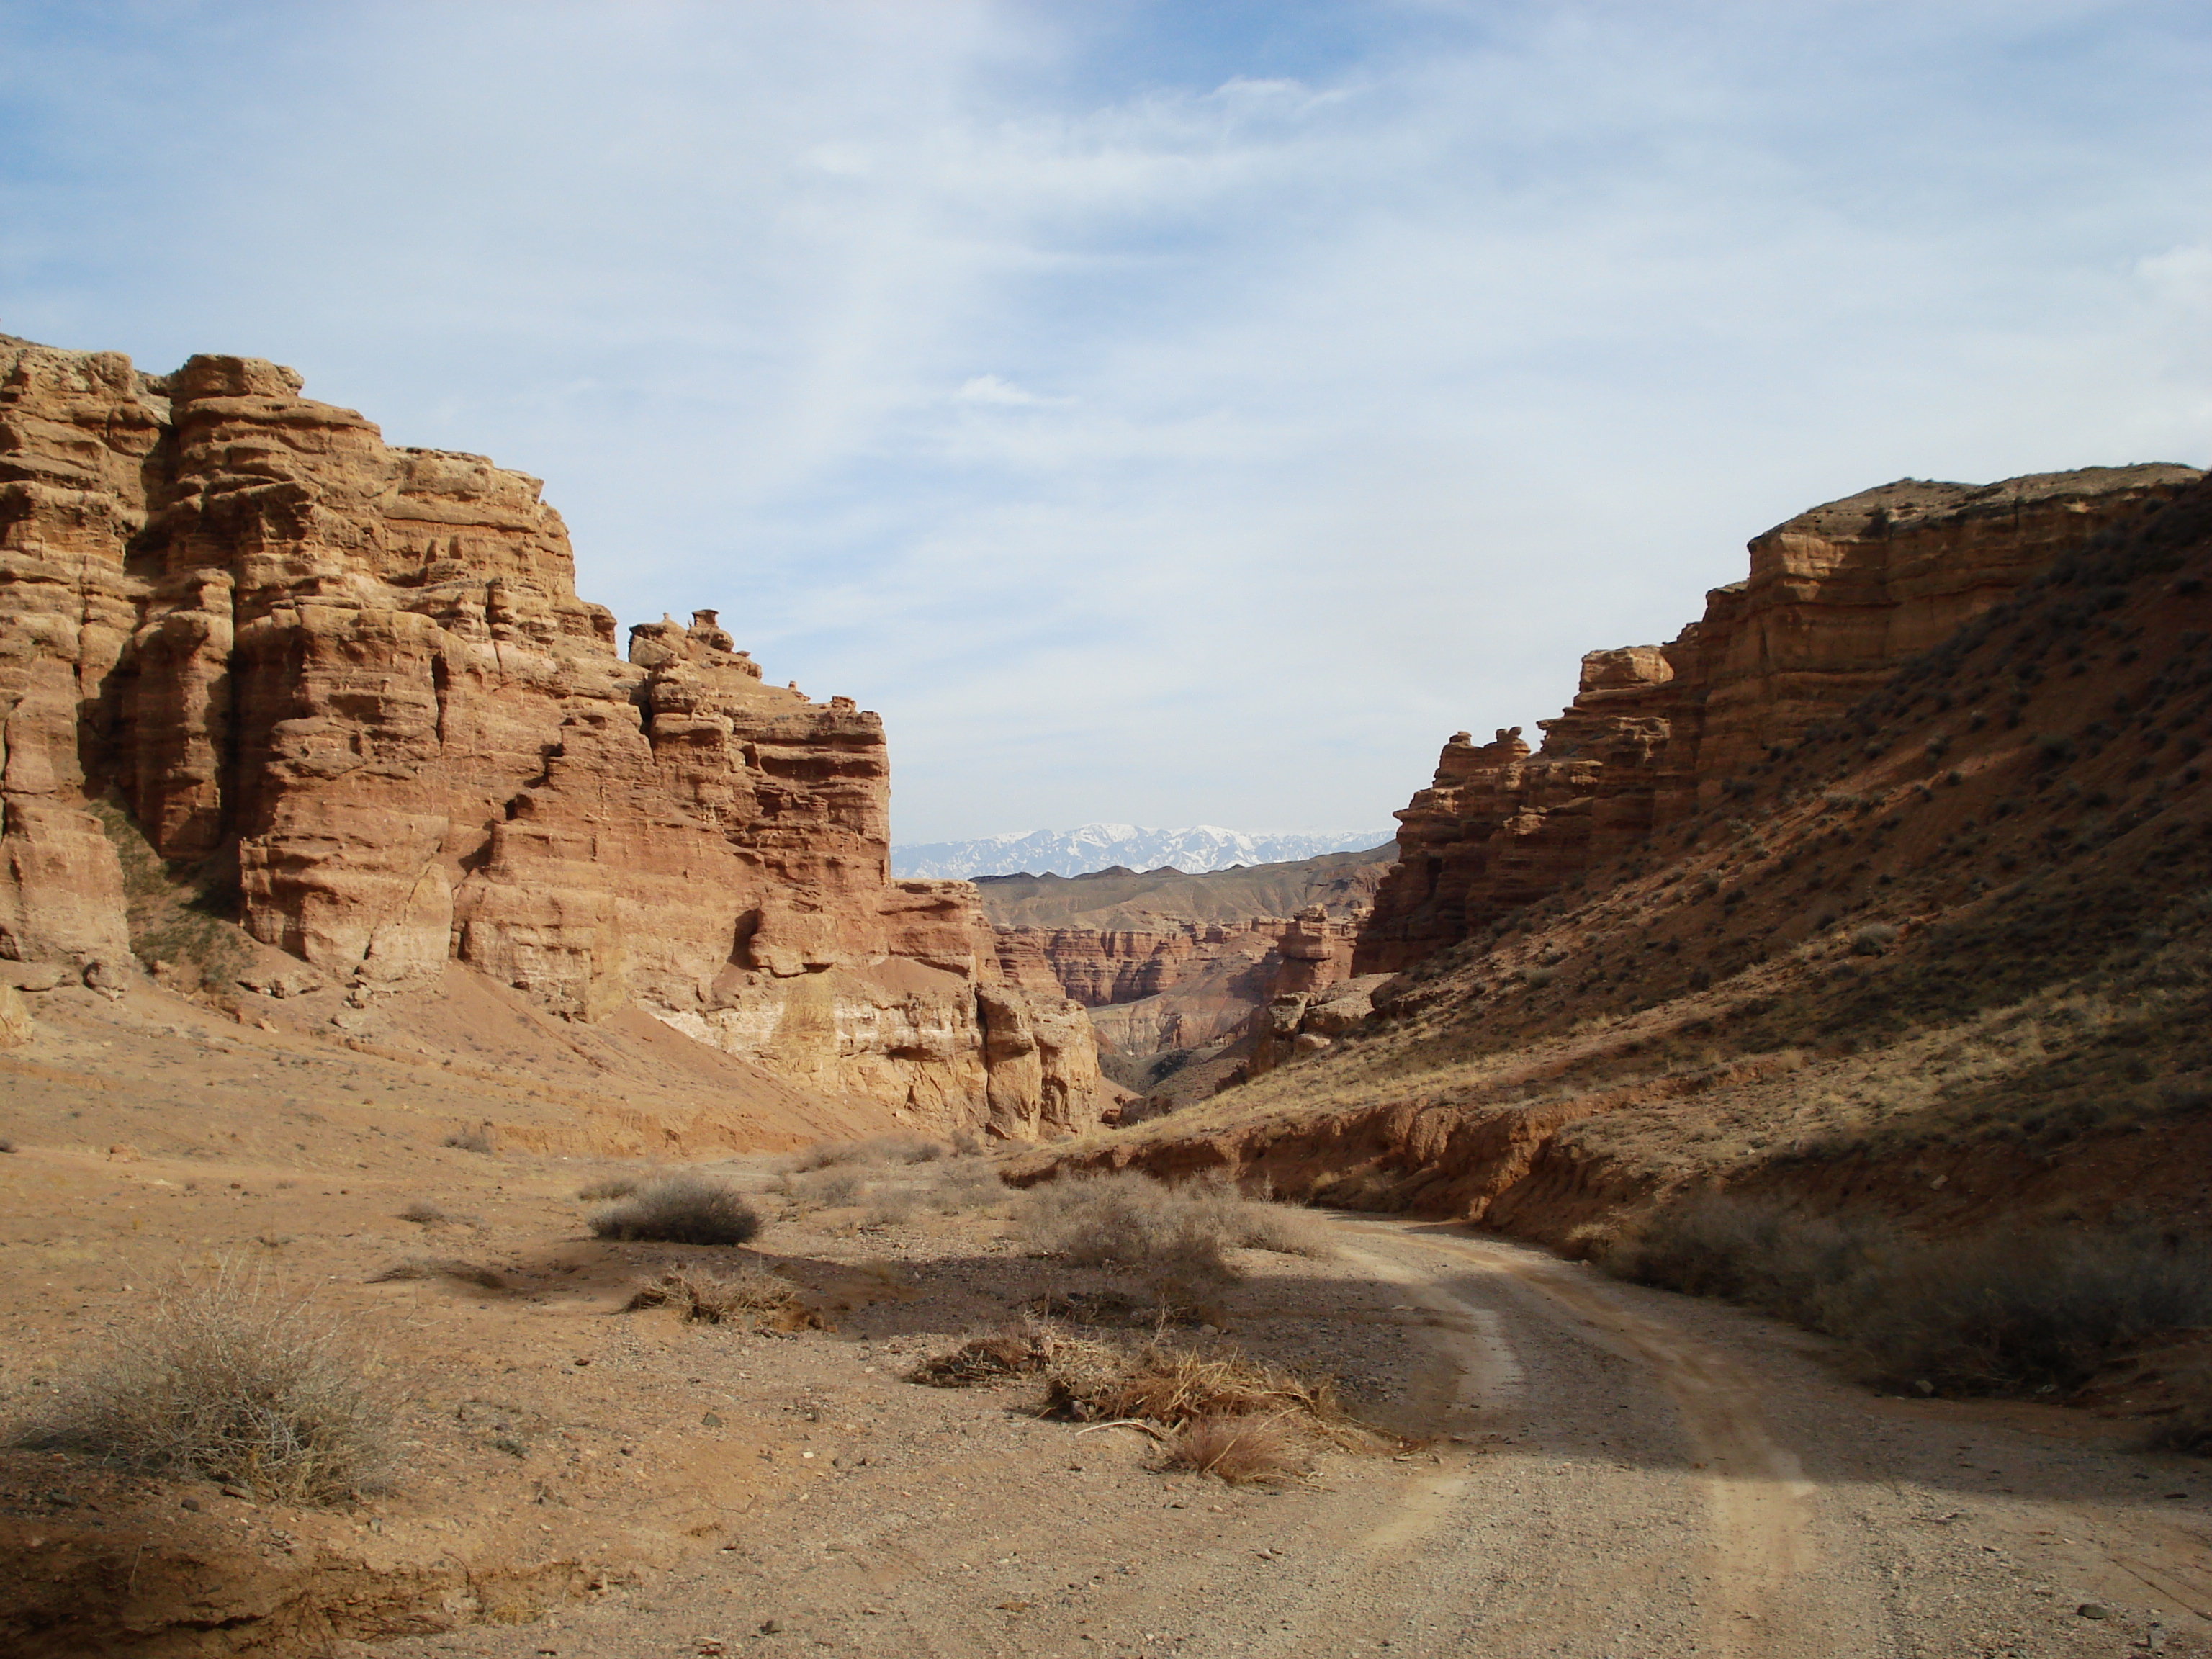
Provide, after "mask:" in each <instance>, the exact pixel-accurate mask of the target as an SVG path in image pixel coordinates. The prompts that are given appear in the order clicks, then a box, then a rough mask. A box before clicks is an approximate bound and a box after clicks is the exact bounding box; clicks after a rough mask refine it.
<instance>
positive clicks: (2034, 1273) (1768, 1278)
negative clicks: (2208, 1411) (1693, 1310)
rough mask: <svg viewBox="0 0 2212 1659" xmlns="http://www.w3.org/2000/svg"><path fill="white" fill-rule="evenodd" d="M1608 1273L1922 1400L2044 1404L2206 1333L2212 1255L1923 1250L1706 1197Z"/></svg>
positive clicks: (1981, 1247)
mask: <svg viewBox="0 0 2212 1659" xmlns="http://www.w3.org/2000/svg"><path fill="white" fill-rule="evenodd" d="M1603 1265H1604V1266H1605V1267H1607V1270H1608V1271H1610V1272H1613V1273H1616V1274H1618V1275H1620V1277H1623V1278H1626V1279H1638V1280H1640V1281H1641V1282H1643V1283H1645V1284H1650V1285H1664V1286H1666V1287H1667V1288H1668V1289H1672V1290H1681V1291H1689V1292H1691V1293H1692V1294H1695V1295H1704V1296H1718V1297H1726V1298H1727V1299H1729V1300H1730V1301H1735V1302H1741V1303H1743V1304H1747V1305H1748V1306H1751V1307H1755V1308H1759V1309H1761V1310H1764V1311H1765V1312H1768V1313H1772V1314H1777V1315H1779V1316H1782V1317H1784V1318H1786V1319H1790V1320H1794V1321H1796V1322H1798V1323H1799V1324H1802V1325H1806V1326H1808V1327H1810V1328H1813V1329H1815V1330H1820V1331H1825V1332H1826V1333H1827V1334H1830V1335H1832V1336H1836V1337H1839V1338H1842V1339H1843V1340H1845V1341H1848V1342H1850V1343H1851V1344H1853V1345H1854V1346H1856V1347H1857V1348H1858V1349H1859V1351H1860V1352H1861V1353H1862V1355H1863V1357H1864V1358H1865V1361H1866V1363H1867V1366H1868V1368H1869V1370H1870V1371H1871V1372H1872V1374H1873V1375H1874V1376H1875V1377H1876V1378H1877V1379H1879V1380H1881V1381H1884V1382H1887V1383H1894V1384H1897V1385H1899V1386H1904V1387H1911V1388H1915V1389H1920V1390H1922V1391H1923V1392H1930V1391H1932V1392H1936V1393H1945V1394H2023V1393H2043V1394H2050V1393H2056V1392H2059V1391H2062V1390H2069V1389H2075V1388H2078V1387H2080V1386H2081V1384H2082V1383H2086V1382H2087V1381H2088V1379H2089V1378H2090V1377H2091V1376H2093V1375H2094V1374H2095V1373H2096V1372H2097V1371H2098V1370H2100V1368H2102V1367H2103V1366H2105V1365H2106V1364H2109V1363H2110V1362H2111V1361H2112V1360H2113V1359H2115V1358H2118V1357H2119V1356H2121V1355H2123V1354H2124V1353H2127V1352H2131V1351H2133V1350H2135V1349H2137V1348H2140V1347H2142V1346H2145V1345H2146V1344H2148V1343H2149V1342H2151V1341H2153V1340H2155V1339H2157V1338H2159V1337H2160V1336H2162V1335H2165V1334H2169V1333H2172V1332H2175V1331H2179V1330H2186V1329H2191V1328H2196V1327H2199V1326H2203V1325H2207V1324H2212V1249H2208V1248H2207V1247H2206V1246H2205V1245H2204V1244H2203V1243H2197V1242H2189V1241H2174V1240H2169V1239H2166V1238H2161V1237H2156V1236H2151V1235H2136V1234H2104V1235H2084V1234H2075V1233H2063V1232H2056V1231H2044V1232H2025V1233H2009V1234H2006V1235H2003V1236H2001V1237H1994V1236H1993V1237H1980V1238H1970V1239H1951V1240H1938V1241H1933V1242H1928V1241H1917V1240H1913V1239H1909V1238H1906V1237H1903V1236H1902V1235H1900V1234H1899V1233H1897V1232H1896V1231H1894V1230H1893V1229H1892V1228H1890V1227H1888V1226H1887V1225H1885V1224H1882V1223H1880V1222H1876V1221H1872V1220H1867V1219H1860V1220H1850V1219H1836V1218H1823V1217H1805V1216H1799V1215H1795V1214H1793V1213H1791V1212H1790V1211H1788V1210H1787V1209H1785V1208H1784V1206H1780V1205H1778V1204H1774V1203H1771V1202H1763V1201H1762V1202H1754V1201H1751V1200H1735V1199H1728V1198H1723V1197H1716V1196H1705V1197H1700V1198H1697V1199H1692V1200H1687V1201H1686V1202H1684V1203H1682V1204H1680V1205H1677V1206H1672V1207H1671V1208H1669V1209H1668V1210H1666V1211H1662V1212H1660V1213H1659V1214H1657V1215H1655V1216H1654V1217H1652V1218H1650V1219H1648V1220H1647V1221H1646V1222H1645V1224H1644V1226H1643V1227H1642V1228H1641V1229H1640V1230H1639V1231H1638V1232H1637V1233H1635V1234H1634V1235H1632V1237H1629V1238H1627V1239H1626V1240H1624V1241H1623V1242H1622V1243H1620V1244H1618V1245H1616V1246H1614V1247H1613V1249H1612V1250H1611V1251H1610V1252H1609V1253H1608V1254H1607V1255H1606V1257H1605V1258H1604V1263H1603Z"/></svg>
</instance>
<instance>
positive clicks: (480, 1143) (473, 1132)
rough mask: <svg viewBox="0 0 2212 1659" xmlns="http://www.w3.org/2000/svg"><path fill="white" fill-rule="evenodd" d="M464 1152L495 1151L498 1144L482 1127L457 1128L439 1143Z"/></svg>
mask: <svg viewBox="0 0 2212 1659" xmlns="http://www.w3.org/2000/svg"><path fill="white" fill-rule="evenodd" d="M438 1144H439V1145H440V1146H451V1147H453V1148H455V1149H456V1150H458V1151H460V1152H497V1151H498V1150H499V1148H498V1146H496V1145H495V1143H494V1142H493V1140H492V1138H491V1136H490V1135H489V1134H487V1133H485V1132H484V1131H483V1130H482V1129H456V1130H454V1131H453V1133H451V1134H449V1135H447V1137H446V1138H445V1139H443V1140H441V1141H440V1142H439V1143H438Z"/></svg>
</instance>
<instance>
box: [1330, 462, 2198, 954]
mask: <svg viewBox="0 0 2212 1659" xmlns="http://www.w3.org/2000/svg"><path fill="white" fill-rule="evenodd" d="M2201 476H2202V475H2201V474H2199V473H2198V472H2197V471H2195V470H2194V469H2193V468H2190V467H2185V466H2170V465H2147V466H2129V467H2088V468H2084V469H2082V470H2081V471H2074V472H2055V473H2039V474H2034V475H2031V476H2029V477H2020V478H2009V479H2007V480H2005V481H2004V482H2002V483H1994V484H1988V485H1982V486H1976V485H1970V484H1950V483H1923V482H1921V481H1919V480H1917V479H1905V480H1901V481H1899V483H1892V484H1885V485H1883V486H1881V488H1879V489H1869V490H1866V491H1864V492H1863V493H1861V494H1859V495H1852V496H1849V497H1846V498H1845V499H1844V500H1842V501H1831V502H1829V503H1828V504H1827V505H1826V506H1824V507H1814V509H1812V510H1811V511H1810V512H1808V513H1801V514H1799V515H1798V516H1797V517H1796V518H1795V519H1792V520H1790V521H1789V522H1788V523H1786V524H1784V525H1780V526H1777V527H1776V528H1774V529H1772V530H1770V531H1768V532H1766V533H1765V534H1764V535H1762V536H1759V537H1758V538H1755V539H1754V540H1753V542H1752V543H1751V549H1750V550H1751V575H1750V578H1749V580H1747V581H1744V582H1740V583H1735V584H1732V585H1731V586H1727V587H1722V588H1717V589H1715V590H1713V591H1712V592H1711V593H1709V594H1708V595H1707V596H1706V604H1705V617H1704V620H1702V621H1700V622H1697V623H1692V624H1691V625H1690V626H1689V627H1687V628H1686V629H1683V630H1682V632H1681V634H1680V635H1679V636H1677V637H1676V638H1675V639H1674V641H1672V642H1671V643H1669V644H1667V645H1663V646H1630V647H1626V648H1623V649H1620V650H1613V651H1596V652H1592V653H1590V654H1589V655H1588V656H1586V657H1584V658H1583V670H1582V689H1581V690H1580V692H1579V694H1578V695H1577V696H1576V698H1575V701H1574V702H1573V704H1572V705H1571V707H1570V708H1567V709H1566V710H1565V712H1564V713H1563V714H1561V715H1560V716H1559V719H1557V720H1545V721H1542V722H1541V723H1540V724H1541V726H1542V728H1543V731H1544V733H1545V736H1544V741H1543V745H1542V747H1541V749H1540V750H1536V751H1535V752H1534V753H1533V754H1532V753H1531V752H1530V750H1529V748H1528V744H1526V743H1524V742H1522V738H1521V732H1520V729H1519V728H1518V727H1515V728H1513V729H1512V730H1510V731H1502V732H1498V734H1497V738H1496V739H1495V740H1494V741H1493V742H1491V743H1488V744H1480V745H1478V744H1475V743H1474V740H1473V739H1472V738H1470V737H1469V736H1468V733H1466V732H1458V733H1455V735H1454V736H1453V738H1452V739H1451V741H1450V742H1449V743H1448V744H1445V746H1444V750H1443V756H1442V757H1441V758H1440V760H1439V761H1438V763H1437V774H1436V778H1435V781H1433V782H1432V783H1431V786H1430V787H1428V788H1426V789H1424V790H1422V791H1421V792H1420V793H1418V794H1416V795H1415V796H1414V797H1413V802H1412V804H1411V805H1408V806H1407V808H1406V809H1405V810H1404V811H1401V812H1399V813H1398V814H1397V815H1396V816H1397V818H1398V821H1399V823H1400V825H1401V828H1400V829H1399V832H1398V863H1397V865H1396V866H1395V868H1394V869H1393V870H1392V871H1391V872H1390V873H1389V875H1388V876H1387V877H1386V878H1384V880H1383V884H1382V887H1381V888H1380V890H1378V891H1377V893H1376V902H1375V909H1374V912H1373V915H1371V916H1370V918H1369V920H1368V921H1367V923H1366V925H1365V927H1364V928H1363V929H1362V930H1361V933H1360V936H1359V944H1358V951H1357V953H1356V957H1355V963H1354V967H1355V971H1357V972H1358V973H1360V974H1369V973H1376V972H1393V971H1395V970H1397V969H1401V968H1404V967H1406V966H1407V965H1408V964H1410V963H1414V962H1417V961H1419V959H1420V958H1422V957H1426V956H1428V955H1430V954H1431V953H1432V952H1434V951H1438V950H1441V949H1443V948H1444V947H1445V946H1447V945H1453V944H1455V943H1457V942H1458V941H1460V940H1461V939H1466V938H1467V937H1468V936H1469V935H1470V934H1472V933H1477V932H1479V931H1480V930H1481V929H1482V928H1484V927H1486V926H1488V925H1489V923H1490V922H1491V921H1492V920H1494V919H1495V918H1496V917H1498V915H1501V914H1503V913H1504V912H1505V911H1508V910H1510V909H1513V908H1516V907H1519V906H1521V905H1524V904H1527V903H1528V902H1532V901H1533V900H1535V899H1538V898H1541V897H1542V896H1545V895H1546V894H1547V893H1550V892H1552V891H1553V890H1556V889H1558V888H1559V887H1560V886H1561V885H1563V884H1566V883H1568V882H1571V881H1572V880H1574V879H1575V878H1577V877H1578V876H1580V875H1581V874H1582V873H1583V872H1584V871H1585V870H1588V869H1589V868H1590V867H1592V866H1594V865H1596V864H1599V863H1601V862H1604V861H1605V860H1608V859H1611V858H1613V857H1615V856H1617V855H1618V854H1620V853H1622V852H1624V851H1626V850H1627V849H1628V848H1630V847H1631V846H1632V845H1634V844H1636V843H1638V842H1641V841H1643V840H1644V838H1645V837H1646V836H1649V835H1650V833H1651V832H1652V831H1653V830H1654V829H1663V828H1665V827H1667V826H1668V825H1669V824H1672V823H1678V822H1680V821H1681V820H1682V819H1684V818H1686V817H1689V816H1690V815H1691V814H1692V813H1694V812H1697V811H1702V810H1705V809H1707V808H1710V807H1712V806H1714V805H1717V804H1718V803H1720V802H1722V801H1723V800H1725V799H1728V797H1729V793H1730V791H1731V790H1745V791H1747V790H1748V788H1749V781H1748V779H1747V777H1746V773H1747V771H1748V769H1750V768H1751V767H1752V766H1753V764H1754V763H1758V762H1759V760H1761V759H1762V758H1763V757H1765V755H1766V754H1767V751H1768V750H1770V748H1771V747H1774V746H1777V745H1779V744H1785V743H1787V742H1789V741H1790V740H1792V739H1794V738H1796V737H1797V736H1798V735H1799V734H1801V733H1802V732H1804V731H1806V730H1807V729H1808V727H1810V726H1814V725H1815V724H1816V723H1818V722H1820V721H1821V720H1825V719H1826V718H1828V717H1830V716H1832V715H1834V714H1838V713H1840V712H1841V711H1843V710H1844V709H1846V708H1850V706H1851V705H1852V704H1854V703H1856V702H1858V701H1859V699H1860V698H1862V697H1863V696H1865V695H1867V693H1868V692H1869V690H1872V689H1873V688H1874V687H1875V686H1876V685H1878V684H1881V681H1882V680H1883V678H1885V677H1886V676H1887V674H1888V673H1889V672H1890V671H1892V670H1893V669H1894V668H1895V667H1896V666H1897V665H1899V663H1900V662H1902V661H1904V660H1905V659H1906V658H1908V657H1911V656H1913V655H1915V654H1917V653H1920V652H1923V651H1925V650H1928V649H1929V648H1930V647H1933V646H1935V645H1936V644H1937V643H1938V642H1939V641H1942V640H1944V639H1945V638H1947V637H1948V636H1949V635H1952V634H1954V632H1955V631H1956V630H1957V629H1958V628H1959V627H1960V624H1962V623H1965V622H1966V621H1967V620H1968V619H1969V618H1971V617H1974V616H1977V615H1978V614H1979V613H1981V612H1982V611H1986V610H1988V609H1990V607H1991V606H1992V605H1996V604H1998V603H1999V602H2000V601H2002V599H2005V598H2006V597H2007V596H2008V594H2010V593H2011V592H2013V591H2014V590H2015V588H2017V587H2019V586H2020V585H2021V583H2022V582H2024V581H2026V580H2028V579H2029V578H2030V577H2033V576H2034V575H2035V574H2038V573H2039V572H2040V571H2041V570H2043V569H2045V568H2046V567H2048V566H2049V565H2050V564H2051V562H2053V561H2054V560H2056V559H2057V558H2058V557H2059V556H2061V555H2062V554H2064V553H2067V552H2069V551H2071V550H2074V549H2075V548H2078V547H2080V546H2081V544H2083V543H2085V542H2086V541H2087V539H2088V538H2090V537H2091V536H2092V535H2093V533H2095V532H2097V531H2098V530H2100V528H2102V527H2103V526H2106V525H2108V524H2112V523H2114V522H2116V521H2118V520H2121V519H2124V518H2127V517H2129V516H2130V515H2132V514H2134V513H2137V512H2139V511H2140V510H2142V508H2143V507H2144V506H2145V505H2146V504H2147V503H2148V502H2151V501H2163V500H2170V499H2171V498H2172V496H2174V495H2177V494H2178V493H2179V491H2180V490H2182V489H2184V488H2185V487H2186V486H2187V485H2189V484H2190V483H2193V482H2194V481H2195V480H2196V479H2197V478H2198V477H2201Z"/></svg>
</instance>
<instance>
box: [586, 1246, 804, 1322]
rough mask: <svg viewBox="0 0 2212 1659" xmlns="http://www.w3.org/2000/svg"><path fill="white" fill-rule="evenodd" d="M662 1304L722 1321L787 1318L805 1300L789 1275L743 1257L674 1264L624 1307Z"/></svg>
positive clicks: (626, 1309) (689, 1314) (691, 1315)
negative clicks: (730, 1263) (719, 1263)
mask: <svg viewBox="0 0 2212 1659" xmlns="http://www.w3.org/2000/svg"><path fill="white" fill-rule="evenodd" d="M662 1307H668V1308H674V1309H676V1310H678V1312H680V1313H681V1314H682V1315H683V1316H684V1318H686V1319H696V1320H698V1321H700V1322H703V1323H705V1324H708V1325H720V1324H724V1323H726V1322H732V1321H735V1320H738V1319H739V1318H742V1317H746V1316H750V1317H752V1318H754V1319H767V1318H788V1317H789V1316H792V1315H793V1314H795V1313H796V1312H798V1311H799V1307H800V1303H799V1292H798V1291H797V1290H796V1289H795V1288H794V1287H793V1285H792V1284H791V1282H790V1281H789V1280H788V1279H784V1278H782V1277H781V1275H780V1274H778V1273H775V1272H774V1271H773V1270H772V1269H770V1268H769V1267H763V1265H762V1264H761V1263H759V1262H758V1261H744V1262H739V1263H738V1264H737V1265H736V1266H734V1267H720V1268H714V1269H711V1270H710V1269H707V1268H702V1267H678V1268H673V1269H671V1270H670V1271H669V1272H667V1273H663V1274H662V1275H661V1276H660V1278H659V1281H658V1282H657V1283H654V1284H651V1285H645V1286H643V1287H641V1289H640V1290H639V1291H638V1292H637V1294H636V1295H635V1296H633V1297H630V1299H629V1303H628V1304H626V1305H625V1306H624V1308H623V1311H624V1312H625V1313H635V1312H636V1311H637V1310H639V1309H641V1308H662Z"/></svg>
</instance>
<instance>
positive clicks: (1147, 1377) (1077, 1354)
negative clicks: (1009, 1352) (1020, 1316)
mask: <svg viewBox="0 0 2212 1659" xmlns="http://www.w3.org/2000/svg"><path fill="white" fill-rule="evenodd" d="M1063 1348H1064V1349H1065V1352H1062V1351H1061V1350H1062V1349H1063ZM1045 1389H1046V1401H1045V1403H1046V1407H1047V1409H1048V1410H1050V1411H1052V1412H1054V1413H1057V1414H1059V1415H1061V1416H1065V1417H1072V1418H1074V1419H1077V1420H1078V1421H1079V1422H1106V1421H1121V1420H1124V1419H1132V1418H1133V1419H1141V1420H1143V1421H1145V1422H1149V1423H1161V1424H1165V1425H1168V1426H1169V1427H1170V1428H1181V1427H1182V1426H1183V1425H1185V1424H1187V1423H1192V1422H1195V1421H1196V1420H1198V1419H1200V1418H1208V1417H1273V1418H1282V1419H1291V1420H1294V1421H1296V1422H1297V1423H1298V1424H1299V1425H1302V1426H1303V1427H1304V1429H1305V1430H1306V1431H1308V1432H1310V1433H1314V1434H1317V1435H1319V1436H1320V1437H1322V1438H1323V1439H1326V1440H1329V1441H1332V1442H1334V1443H1337V1444H1340V1445H1346V1446H1350V1445H1358V1444H1364V1443H1367V1442H1369V1441H1370V1440H1371V1439H1372V1438H1373V1431H1371V1430H1369V1429H1367V1428H1365V1427H1364V1425H1361V1424H1359V1423H1358V1421H1357V1420H1356V1419H1353V1418H1352V1416H1351V1414H1350V1413H1347V1412H1346V1410H1345V1409H1344V1406H1343V1402H1342V1401H1340V1400H1339V1399H1338V1398H1337V1395H1336V1387H1335V1385H1334V1383H1330V1382H1329V1381H1328V1380H1327V1379H1326V1378H1323V1379H1322V1380H1320V1381H1318V1382H1316V1381H1310V1380H1309V1379H1307V1378H1305V1377H1302V1376H1298V1375H1297V1373H1295V1372H1292V1371H1286V1370H1279V1369H1278V1368H1277V1367H1275V1366H1273V1365H1268V1364H1263V1363H1262V1362H1261V1361H1259V1360H1257V1359H1255V1358H1252V1356H1251V1355H1249V1354H1248V1353H1246V1352H1244V1351H1243V1349H1241V1348H1237V1347H1213V1348H1178V1347H1171V1346H1168V1345H1167V1344H1166V1343H1163V1342H1148V1343H1146V1345H1145V1346H1143V1347H1141V1348H1139V1349H1138V1350H1137V1351H1136V1352H1134V1353H1132V1354H1126V1355H1125V1354H1121V1353H1118V1352H1116V1351H1115V1350H1113V1349H1111V1348H1108V1347H1106V1346H1104V1345H1103V1344H1100V1343H1096V1342H1071V1343H1064V1344H1056V1345H1055V1350H1054V1353H1053V1355H1052V1356H1051V1359H1050V1362H1049V1363H1048V1365H1047V1367H1046V1370H1045Z"/></svg>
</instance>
